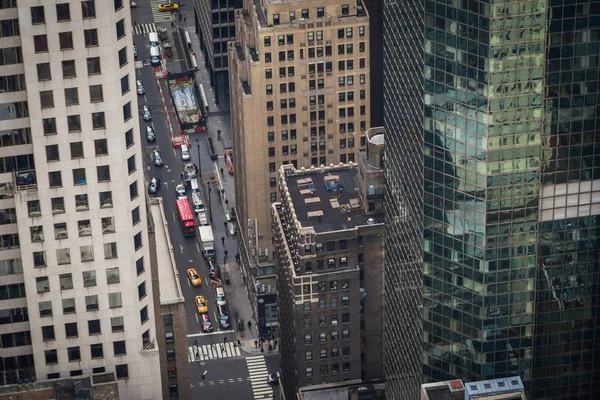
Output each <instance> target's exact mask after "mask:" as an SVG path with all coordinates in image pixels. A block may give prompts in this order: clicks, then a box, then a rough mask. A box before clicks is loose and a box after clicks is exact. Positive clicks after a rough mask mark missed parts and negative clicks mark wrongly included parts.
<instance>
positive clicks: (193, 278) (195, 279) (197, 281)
mask: <svg viewBox="0 0 600 400" xmlns="http://www.w3.org/2000/svg"><path fill="white" fill-rule="evenodd" d="M187 276H188V279H189V280H190V283H191V284H192V286H194V287H196V286H200V285H202V279H201V278H200V275H198V271H196V268H190V269H188V270H187Z"/></svg>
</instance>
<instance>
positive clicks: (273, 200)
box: [269, 192, 277, 203]
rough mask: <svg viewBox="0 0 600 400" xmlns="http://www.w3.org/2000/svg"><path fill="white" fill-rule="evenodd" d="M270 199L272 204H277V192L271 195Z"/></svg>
mask: <svg viewBox="0 0 600 400" xmlns="http://www.w3.org/2000/svg"><path fill="white" fill-rule="evenodd" d="M269 198H270V200H271V203H275V202H276V201H277V192H271V193H269Z"/></svg>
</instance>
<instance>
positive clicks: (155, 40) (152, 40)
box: [148, 32, 160, 48]
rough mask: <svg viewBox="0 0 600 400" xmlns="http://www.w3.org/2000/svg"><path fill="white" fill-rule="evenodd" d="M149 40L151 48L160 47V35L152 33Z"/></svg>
mask: <svg viewBox="0 0 600 400" xmlns="http://www.w3.org/2000/svg"><path fill="white" fill-rule="evenodd" d="M148 40H149V41H150V47H151V48H152V47H158V45H159V44H160V42H159V41H158V33H156V32H150V34H148Z"/></svg>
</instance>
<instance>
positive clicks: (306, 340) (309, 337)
mask: <svg viewBox="0 0 600 400" xmlns="http://www.w3.org/2000/svg"><path fill="white" fill-rule="evenodd" d="M304 344H312V335H304Z"/></svg>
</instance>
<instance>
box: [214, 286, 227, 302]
mask: <svg viewBox="0 0 600 400" xmlns="http://www.w3.org/2000/svg"><path fill="white" fill-rule="evenodd" d="M216 298H217V305H218V306H224V305H226V304H227V300H225V291H224V290H223V288H221V287H219V288H217V292H216Z"/></svg>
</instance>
